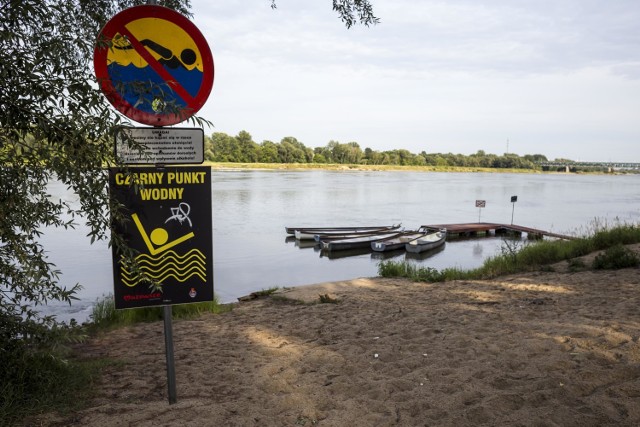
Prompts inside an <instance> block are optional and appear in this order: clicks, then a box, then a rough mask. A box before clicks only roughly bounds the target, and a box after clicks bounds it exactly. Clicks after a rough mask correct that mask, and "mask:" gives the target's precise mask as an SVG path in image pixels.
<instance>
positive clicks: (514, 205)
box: [511, 196, 518, 225]
mask: <svg viewBox="0 0 640 427" xmlns="http://www.w3.org/2000/svg"><path fill="white" fill-rule="evenodd" d="M517 201H518V196H511V204H512V207H511V225H513V211H515V209H516V202H517Z"/></svg>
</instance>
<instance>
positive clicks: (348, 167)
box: [202, 161, 629, 175]
mask: <svg viewBox="0 0 640 427" xmlns="http://www.w3.org/2000/svg"><path fill="white" fill-rule="evenodd" d="M202 166H208V167H210V168H211V169H216V170H247V169H252V170H279V171H282V170H291V171H305V170H328V171H343V172H436V173H437V172H441V173H446V172H454V173H502V174H516V173H517V174H545V175H628V174H629V173H625V172H620V171H614V172H610V173H605V172H584V171H579V172H558V171H543V170H538V169H498V168H481V167H461V166H401V165H355V164H338V163H232V162H210V161H205V162H203V163H202Z"/></svg>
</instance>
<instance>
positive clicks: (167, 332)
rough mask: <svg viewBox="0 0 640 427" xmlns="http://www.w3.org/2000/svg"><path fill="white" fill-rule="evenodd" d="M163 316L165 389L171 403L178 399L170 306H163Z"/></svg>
mask: <svg viewBox="0 0 640 427" xmlns="http://www.w3.org/2000/svg"><path fill="white" fill-rule="evenodd" d="M163 310H164V311H163V316H162V317H164V347H165V353H166V359H167V389H168V392H169V404H170V405H173V404H174V403H176V402H177V401H178V396H177V393H176V363H175V359H174V357H173V323H172V321H171V311H172V310H171V306H170V305H165V306H164V307H163Z"/></svg>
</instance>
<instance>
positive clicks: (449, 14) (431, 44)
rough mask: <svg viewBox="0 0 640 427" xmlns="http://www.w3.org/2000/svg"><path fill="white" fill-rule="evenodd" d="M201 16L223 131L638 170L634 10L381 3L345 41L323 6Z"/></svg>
mask: <svg viewBox="0 0 640 427" xmlns="http://www.w3.org/2000/svg"><path fill="white" fill-rule="evenodd" d="M192 3H193V12H194V14H195V23H196V25H198V27H199V28H200V29H201V30H202V31H203V33H204V34H205V36H206V37H207V38H208V40H209V43H210V45H211V48H212V50H213V53H214V58H215V62H216V80H215V83H214V89H213V92H212V95H211V97H210V99H209V101H208V102H207V105H206V106H205V107H204V108H203V109H202V110H201V112H200V115H202V116H203V117H205V118H207V119H209V120H212V121H213V122H214V124H216V129H215V130H216V131H221V132H226V133H229V134H236V133H237V132H239V131H240V130H247V131H249V132H250V133H251V134H252V135H253V137H254V140H256V141H257V142H261V141H262V140H263V139H269V140H273V141H279V140H280V139H281V138H282V137H284V136H295V137H297V138H298V139H299V140H301V141H302V142H303V143H305V144H306V145H307V146H311V147H316V146H324V145H326V144H327V143H328V141H329V140H338V141H340V142H348V141H356V142H358V143H359V144H360V145H361V146H362V147H371V148H373V149H376V150H387V149H394V148H405V149H408V150H410V151H412V152H419V151H422V150H423V149H424V150H426V151H428V152H434V151H444V152H449V151H451V152H456V153H457V152H460V153H464V154H469V153H474V152H476V151H477V150H479V149H483V150H485V151H487V152H496V153H502V152H504V151H505V149H506V141H507V139H509V141H510V147H511V148H510V150H511V151H512V152H517V153H519V154H531V153H541V154H545V155H547V156H549V157H552V158H553V157H569V158H581V159H582V160H593V161H596V160H599V159H605V160H610V159H611V156H612V153H615V155H616V156H620V157H617V158H613V159H612V160H616V159H617V160H629V159H633V160H635V161H638V162H640V149H638V148H637V145H638V144H637V141H638V139H639V138H640V126H638V125H637V124H636V122H637V121H638V120H637V119H636V117H635V116H636V115H637V114H636V112H637V111H640V110H639V109H638V107H640V105H639V103H640V101H638V100H639V99H640V84H639V82H638V76H639V74H638V73H639V72H640V58H639V56H640V51H639V50H638V49H637V46H638V45H640V43H639V42H640V30H639V29H638V27H637V22H640V3H637V2H635V1H616V2H606V3H605V2H601V1H600V2H596V1H591V0H557V1H546V0H535V1H534V0H531V1H527V0H521V1H517V2H505V1H498V0H494V1H476V0H474V1H471V0H468V1H467V0H450V1H431V0H429V1H426V0H394V1H391V0H385V1H383V0H376V1H374V2H373V5H374V10H375V12H376V15H377V16H379V17H380V18H381V24H380V25H377V26H374V27H370V28H366V27H363V26H356V27H353V28H351V29H349V30H347V29H346V28H345V27H344V25H343V24H342V23H341V22H340V21H339V19H338V18H337V15H336V14H335V12H333V11H332V10H331V6H330V3H327V2H293V1H292V0H288V1H287V0H283V1H279V2H278V9H277V10H272V9H271V8H270V7H269V2H268V1H267V0H245V1H233V0H231V1H225V2H216V3H213V2H205V1H204V0H194V1H193V2H192ZM218 3H219V4H218ZM545 150H546V151H545Z"/></svg>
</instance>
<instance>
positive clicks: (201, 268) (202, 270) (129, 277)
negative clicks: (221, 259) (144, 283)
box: [122, 263, 206, 282]
mask: <svg viewBox="0 0 640 427" xmlns="http://www.w3.org/2000/svg"><path fill="white" fill-rule="evenodd" d="M194 269H195V270H196V271H197V272H198V273H199V274H201V275H203V276H205V275H206V266H205V265H204V264H203V263H190V264H189V265H188V266H184V267H177V265H176V264H167V265H164V266H162V268H161V269H157V268H154V269H151V268H149V267H146V266H140V271H141V272H142V274H144V275H145V276H147V277H151V278H154V279H155V278H156V277H158V276H161V275H162V274H163V273H164V272H165V271H169V270H173V271H175V272H183V273H182V274H186V273H187V272H190V271H191V270H194ZM122 277H123V279H124V280H126V281H129V282H131V281H133V280H135V277H136V274H135V273H133V272H130V271H128V270H126V269H124V268H123V269H122Z"/></svg>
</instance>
